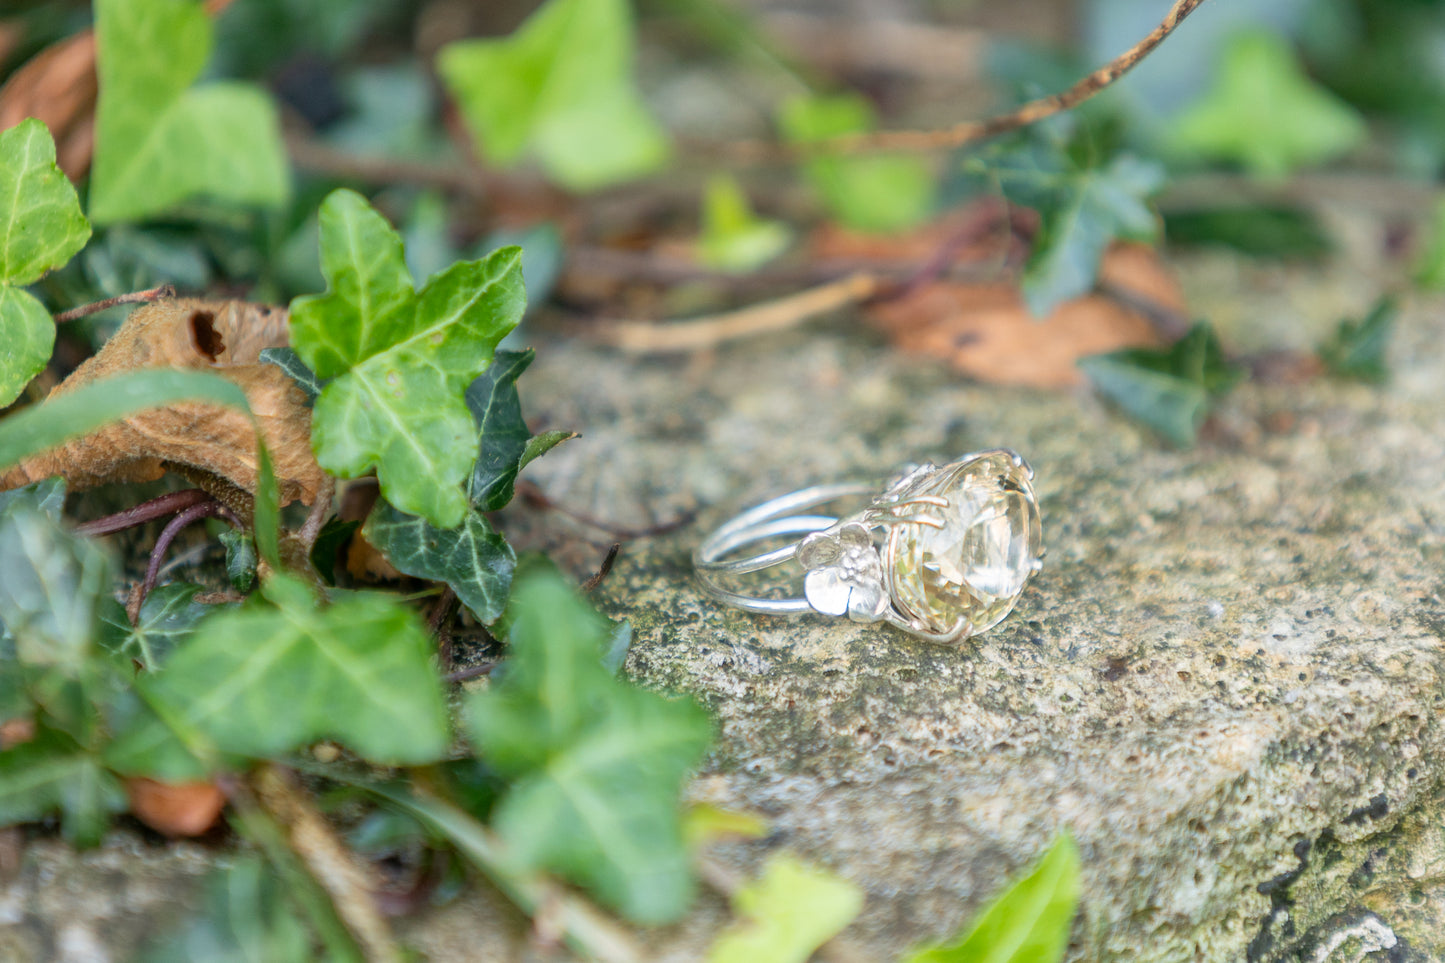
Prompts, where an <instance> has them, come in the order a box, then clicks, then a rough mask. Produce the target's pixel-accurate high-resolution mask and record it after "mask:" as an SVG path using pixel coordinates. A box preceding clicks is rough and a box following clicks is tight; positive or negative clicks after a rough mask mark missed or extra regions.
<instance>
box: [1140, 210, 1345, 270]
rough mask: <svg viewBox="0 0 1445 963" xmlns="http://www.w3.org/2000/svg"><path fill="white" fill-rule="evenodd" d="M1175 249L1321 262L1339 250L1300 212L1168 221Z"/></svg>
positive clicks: (1196, 214) (1191, 215)
mask: <svg viewBox="0 0 1445 963" xmlns="http://www.w3.org/2000/svg"><path fill="white" fill-rule="evenodd" d="M1164 235H1165V237H1167V238H1168V239H1169V243H1170V244H1172V245H1180V246H1184V245H1201V246H1204V245H1208V246H1213V247H1225V248H1230V249H1231V250H1235V251H1238V252H1240V253H1241V254H1246V255H1248V256H1250V257H1256V258H1270V259H1288V258H1298V259H1301V260H1311V261H1314V260H1318V259H1320V258H1322V257H1324V256H1325V255H1326V254H1329V253H1330V251H1331V250H1332V249H1333V245H1332V244H1331V243H1330V239H1329V236H1328V235H1327V234H1326V233H1325V230H1324V228H1323V227H1321V226H1320V222H1319V219H1318V218H1316V217H1315V216H1314V214H1312V213H1311V212H1310V211H1308V210H1305V209H1303V208H1298V207H1261V206H1259V205H1257V204H1241V205H1238V206H1223V205H1219V206H1211V207H1208V208H1200V209H1198V210H1189V211H1170V212H1168V213H1166V214H1165V215H1164Z"/></svg>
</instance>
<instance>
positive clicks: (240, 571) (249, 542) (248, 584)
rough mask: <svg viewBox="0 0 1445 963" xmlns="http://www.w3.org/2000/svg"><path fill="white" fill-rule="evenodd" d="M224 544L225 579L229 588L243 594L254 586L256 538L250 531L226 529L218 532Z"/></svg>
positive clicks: (256, 557)
mask: <svg viewBox="0 0 1445 963" xmlns="http://www.w3.org/2000/svg"><path fill="white" fill-rule="evenodd" d="M219 537H220V540H221V544H222V545H224V546H226V579H227V581H229V582H230V583H231V588H233V589H235V590H236V591H237V592H240V593H242V594H245V593H246V592H249V591H251V589H253V588H255V586H256V562H257V561H258V556H257V555H256V539H255V537H254V536H253V535H252V534H251V533H250V532H244V531H238V530H236V529H228V530H227V531H224V532H222V533H221V534H220V536H219Z"/></svg>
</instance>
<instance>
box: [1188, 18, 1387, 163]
mask: <svg viewBox="0 0 1445 963" xmlns="http://www.w3.org/2000/svg"><path fill="white" fill-rule="evenodd" d="M1367 133H1368V131H1367V128H1366V127H1365V122H1364V120H1362V119H1361V117H1360V115H1359V114H1358V113H1356V111H1355V110H1354V109H1353V108H1351V107H1350V106H1349V105H1348V104H1346V103H1345V102H1344V101H1342V100H1339V99H1338V98H1336V97H1335V96H1334V95H1332V94H1330V93H1328V92H1327V91H1325V90H1324V89H1323V88H1320V87H1318V86H1316V85H1315V84H1314V83H1313V82H1311V81H1310V79H1309V78H1308V77H1307V76H1305V73H1304V71H1303V70H1302V69H1301V68H1300V65H1299V61H1298V59H1297V58H1296V57H1295V55H1294V51H1292V50H1291V49H1290V46H1289V42H1288V41H1287V40H1285V39H1284V38H1283V37H1282V36H1280V35H1279V34H1276V33H1272V32H1268V31H1264V30H1256V31H1251V32H1247V33H1241V34H1239V35H1238V36H1237V37H1235V38H1234V40H1233V42H1232V43H1231V44H1230V46H1229V49H1228V51H1227V52H1226V54H1225V58H1224V64H1223V67H1222V68H1221V70H1220V73H1219V79H1218V81H1217V82H1216V83H1215V86H1214V88H1213V89H1212V90H1210V91H1209V92H1208V93H1206V94H1205V95H1204V97H1203V98H1201V99H1200V100H1199V102H1198V103H1196V104H1195V105H1194V106H1193V107H1191V108H1190V109H1189V110H1188V111H1186V112H1185V113H1184V114H1182V115H1180V116H1179V118H1178V120H1177V121H1176V122H1175V125H1174V130H1173V137H1172V139H1171V143H1172V146H1173V147H1174V148H1175V149H1176V150H1178V151H1179V152H1180V153H1181V154H1184V155H1186V156H1190V157H1202V158H1209V159H1214V160H1227V161H1236V162H1238V163H1240V164H1243V165H1244V167H1245V168H1246V169H1247V170H1249V171H1250V172H1251V173H1253V174H1256V175H1258V176H1260V177H1283V176H1285V175H1286V174H1288V173H1290V172H1291V171H1293V170H1296V169H1297V168H1300V167H1306V166H1310V165H1314V164H1321V163H1323V162H1325V161H1328V160H1330V159H1332V158H1334V157H1337V156H1339V155H1340V154H1342V153H1345V152H1346V151H1349V150H1351V149H1353V148H1355V147H1357V146H1359V145H1360V144H1361V143H1363V142H1364V140H1365V138H1366V135H1367Z"/></svg>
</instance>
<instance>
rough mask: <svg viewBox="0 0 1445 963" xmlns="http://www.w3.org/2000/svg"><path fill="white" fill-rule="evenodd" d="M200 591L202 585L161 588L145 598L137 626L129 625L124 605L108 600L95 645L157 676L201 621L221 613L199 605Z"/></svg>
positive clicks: (178, 585) (101, 617)
mask: <svg viewBox="0 0 1445 963" xmlns="http://www.w3.org/2000/svg"><path fill="white" fill-rule="evenodd" d="M200 591H201V587H200V586H199V585H191V584H188V583H185V582H172V583H171V584H169V585H162V586H160V587H159V588H157V589H155V590H153V591H152V592H151V593H150V594H149V595H147V596H146V600H145V602H143V603H142V604H141V607H140V619H139V620H138V621H137V622H136V624H135V625H131V624H130V616H129V615H127V614H126V611H125V606H124V605H121V604H120V603H119V602H117V601H116V600H115V599H113V598H107V599H106V600H105V602H104V603H103V604H102V606H101V611H100V630H99V633H98V634H97V637H96V641H98V642H99V643H100V644H101V645H102V646H103V647H105V648H106V649H109V650H110V651H111V652H114V653H116V654H117V655H121V656H124V657H125V658H128V659H134V660H135V661H137V662H139V663H140V664H141V666H142V667H143V668H144V669H145V670H146V671H147V672H154V671H155V670H156V669H158V668H160V666H161V663H163V662H164V661H165V660H166V658H167V657H168V656H169V655H170V654H171V651H172V650H173V649H175V647H176V646H177V645H179V644H180V643H182V642H183V641H185V640H186V639H188V638H190V636H191V634H192V633H194V632H195V630H196V626H197V625H198V624H199V623H200V621H201V620H202V619H204V618H205V617H206V616H207V615H210V614H211V613H212V612H217V611H220V609H221V607H220V606H214V605H203V604H201V603H200V602H197V601H196V595H197V594H199V593H200Z"/></svg>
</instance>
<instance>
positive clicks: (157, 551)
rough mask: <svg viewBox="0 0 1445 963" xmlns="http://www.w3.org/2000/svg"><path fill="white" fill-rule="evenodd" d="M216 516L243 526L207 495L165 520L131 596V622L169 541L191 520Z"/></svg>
mask: <svg viewBox="0 0 1445 963" xmlns="http://www.w3.org/2000/svg"><path fill="white" fill-rule="evenodd" d="M216 516H219V517H221V518H224V519H225V520H226V521H227V522H229V523H230V524H232V525H234V526H235V527H236V528H242V527H243V526H242V524H241V520H240V519H239V518H237V517H236V513H235V512H233V511H231V510H230V509H229V508H227V507H226V506H225V505H223V504H221V503H220V502H218V501H216V500H215V499H214V498H211V497H210V496H209V495H208V496H206V500H205V501H203V502H198V503H196V504H194V505H192V506H190V507H189V508H186V509H184V510H182V511H181V512H180V513H179V514H177V515H176V517H175V518H173V519H171V520H170V521H169V522H166V527H165V528H163V529H161V533H160V535H158V536H157V537H156V545H155V548H153V549H151V558H150V562H149V563H147V565H146V577H145V581H144V582H142V583H141V587H140V591H139V592H138V593H135V594H134V595H133V596H132V597H131V600H130V607H133V609H134V611H132V612H131V613H129V614H130V616H131V619H130V620H131V624H135V623H136V622H137V621H138V620H139V617H140V607H141V606H142V605H143V604H145V600H146V596H147V595H149V594H150V593H151V590H152V589H154V588H155V587H156V579H158V578H160V574H161V562H162V561H163V560H164V559H165V557H166V550H167V549H169V548H170V547H171V542H173V541H175V540H176V536H177V535H179V534H180V533H181V529H183V528H185V527H186V526H187V525H190V524H191V523H192V522H198V521H200V520H201V519H203V518H212V517H216Z"/></svg>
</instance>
